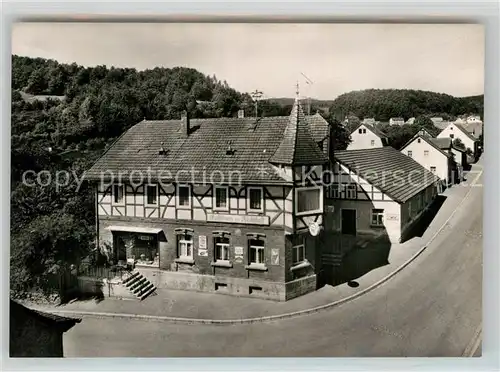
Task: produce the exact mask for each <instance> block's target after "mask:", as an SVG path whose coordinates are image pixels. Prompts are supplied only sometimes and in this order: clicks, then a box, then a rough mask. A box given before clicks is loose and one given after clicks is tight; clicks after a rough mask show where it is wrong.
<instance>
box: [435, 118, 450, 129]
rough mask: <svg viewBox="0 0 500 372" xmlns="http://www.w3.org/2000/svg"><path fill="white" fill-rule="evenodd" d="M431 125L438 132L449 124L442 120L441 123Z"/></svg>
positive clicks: (436, 122)
mask: <svg viewBox="0 0 500 372" xmlns="http://www.w3.org/2000/svg"><path fill="white" fill-rule="evenodd" d="M432 123H433V124H434V126H435V127H436V128H437V129H439V130H443V129H445V128H446V127H447V126H448V125H449V124H450V122H449V121H444V120H443V121H433V122H432Z"/></svg>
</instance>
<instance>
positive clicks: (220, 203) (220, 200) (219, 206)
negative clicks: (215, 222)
mask: <svg viewBox="0 0 500 372" xmlns="http://www.w3.org/2000/svg"><path fill="white" fill-rule="evenodd" d="M214 209H215V210H228V209H229V193H228V188H227V186H215V205H214Z"/></svg>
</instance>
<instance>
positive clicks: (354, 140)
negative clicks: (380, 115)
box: [347, 124, 384, 150]
mask: <svg viewBox="0 0 500 372" xmlns="http://www.w3.org/2000/svg"><path fill="white" fill-rule="evenodd" d="M383 146H384V143H383V141H382V138H380V136H378V135H377V134H375V133H373V132H372V131H371V130H370V129H369V128H367V127H366V126H365V125H363V124H361V125H360V126H359V127H358V128H357V129H356V130H355V131H353V132H352V133H351V143H350V144H349V145H348V146H347V150H359V149H371V148H376V147H383Z"/></svg>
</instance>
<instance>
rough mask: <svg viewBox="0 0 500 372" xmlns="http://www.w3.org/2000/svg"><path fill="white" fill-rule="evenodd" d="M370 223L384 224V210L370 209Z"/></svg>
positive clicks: (374, 224) (375, 224)
mask: <svg viewBox="0 0 500 372" xmlns="http://www.w3.org/2000/svg"><path fill="white" fill-rule="evenodd" d="M372 225H373V226H384V210H383V209H372Z"/></svg>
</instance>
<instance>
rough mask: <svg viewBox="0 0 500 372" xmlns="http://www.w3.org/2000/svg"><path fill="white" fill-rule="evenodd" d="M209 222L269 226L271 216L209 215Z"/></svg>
mask: <svg viewBox="0 0 500 372" xmlns="http://www.w3.org/2000/svg"><path fill="white" fill-rule="evenodd" d="M207 222H226V223H242V224H250V225H269V216H248V215H243V214H241V215H239V214H220V213H207Z"/></svg>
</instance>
